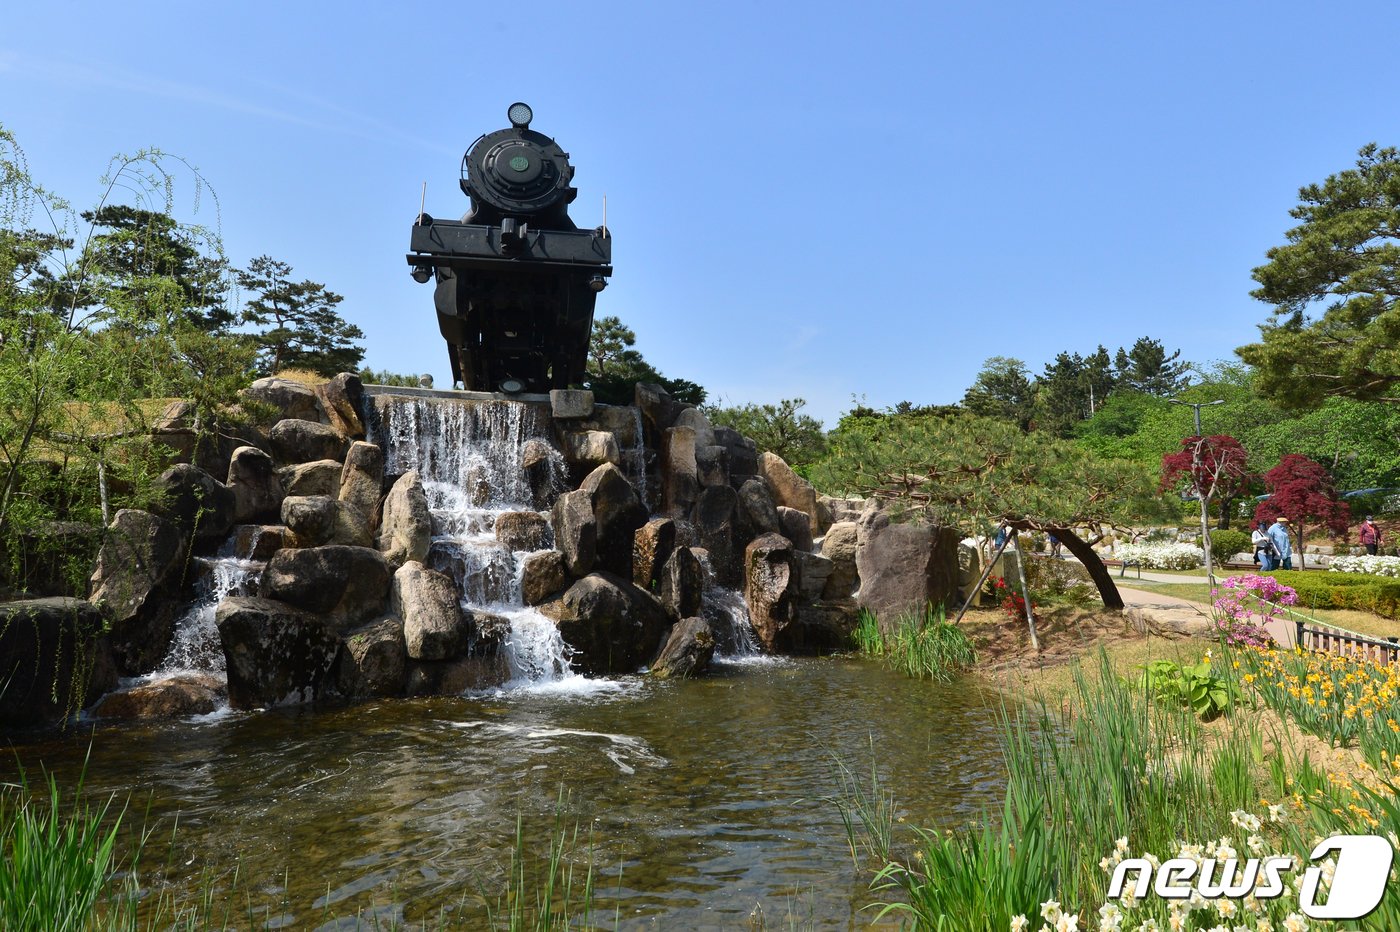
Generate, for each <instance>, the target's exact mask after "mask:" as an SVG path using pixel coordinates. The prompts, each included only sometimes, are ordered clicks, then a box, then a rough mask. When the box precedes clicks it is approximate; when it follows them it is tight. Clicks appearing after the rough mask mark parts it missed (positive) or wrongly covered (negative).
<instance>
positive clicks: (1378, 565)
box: [1327, 554, 1400, 576]
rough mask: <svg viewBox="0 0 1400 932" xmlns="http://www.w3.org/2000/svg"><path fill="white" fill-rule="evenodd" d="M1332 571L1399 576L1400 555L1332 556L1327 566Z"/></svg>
mask: <svg viewBox="0 0 1400 932" xmlns="http://www.w3.org/2000/svg"><path fill="white" fill-rule="evenodd" d="M1327 568H1328V569H1329V570H1331V571H1332V572H1334V573H1364V574H1365V575H1367V576H1400V557H1373V556H1371V555H1370V554H1364V555H1362V556H1359V557H1333V558H1332V562H1331V563H1330V564H1329V565H1328V567H1327Z"/></svg>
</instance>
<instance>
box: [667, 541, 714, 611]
mask: <svg viewBox="0 0 1400 932" xmlns="http://www.w3.org/2000/svg"><path fill="white" fill-rule="evenodd" d="M704 591H705V572H704V569H703V568H702V567H701V565H700V560H699V558H698V557H696V556H695V553H694V551H692V550H691V549H690V548H689V547H677V548H675V549H674V550H673V551H671V555H670V556H669V557H667V558H666V562H665V563H664V564H663V565H662V567H661V573H660V580H659V585H658V586H657V589H656V597H657V598H658V599H660V600H661V605H662V607H663V608H665V609H666V614H667V615H670V616H671V617H672V618H673V619H675V620H676V621H680V620H681V619H682V618H689V617H691V616H692V615H695V614H696V613H697V612H699V611H700V599H701V596H702V595H703V594H704Z"/></svg>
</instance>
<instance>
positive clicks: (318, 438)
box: [267, 418, 346, 463]
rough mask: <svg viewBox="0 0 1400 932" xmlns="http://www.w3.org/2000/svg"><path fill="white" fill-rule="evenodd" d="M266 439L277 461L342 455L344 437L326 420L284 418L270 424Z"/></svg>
mask: <svg viewBox="0 0 1400 932" xmlns="http://www.w3.org/2000/svg"><path fill="white" fill-rule="evenodd" d="M267 440H268V443H270V444H271V445H272V455H273V456H275V457H277V461H278V462H280V463H309V462H311V461H312V460H344V459H345V449H346V441H345V438H344V437H342V436H341V435H340V434H338V433H337V432H336V430H335V428H334V427H331V426H330V425H329V424H321V423H318V422H316V421H303V420H297V419H295V418H287V419H285V420H281V421H278V422H277V423H276V424H274V425H273V426H272V430H270V431H269V432H268V435H267Z"/></svg>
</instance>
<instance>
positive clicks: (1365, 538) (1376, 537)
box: [1361, 515, 1381, 557]
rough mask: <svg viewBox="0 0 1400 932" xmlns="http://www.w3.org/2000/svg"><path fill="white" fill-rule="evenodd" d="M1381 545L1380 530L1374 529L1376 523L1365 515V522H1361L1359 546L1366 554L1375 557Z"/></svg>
mask: <svg viewBox="0 0 1400 932" xmlns="http://www.w3.org/2000/svg"><path fill="white" fill-rule="evenodd" d="M1380 545H1381V529H1380V528H1378V527H1376V522H1375V521H1373V520H1371V516H1370V515H1367V516H1366V520H1365V521H1362V522H1361V546H1363V547H1365V548H1366V552H1367V553H1369V554H1370V555H1371V556H1373V557H1374V556H1375V555H1376V551H1377V550H1378V549H1379V548H1380Z"/></svg>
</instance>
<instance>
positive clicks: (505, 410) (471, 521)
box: [370, 395, 583, 689]
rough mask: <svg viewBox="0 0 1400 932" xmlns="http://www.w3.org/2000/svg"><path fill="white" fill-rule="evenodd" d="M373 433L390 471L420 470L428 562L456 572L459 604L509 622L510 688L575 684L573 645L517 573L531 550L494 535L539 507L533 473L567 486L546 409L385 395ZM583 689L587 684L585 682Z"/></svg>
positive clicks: (373, 420) (376, 403)
mask: <svg viewBox="0 0 1400 932" xmlns="http://www.w3.org/2000/svg"><path fill="white" fill-rule="evenodd" d="M373 401H374V410H375V416H374V417H372V418H371V419H370V420H371V424H370V430H371V434H372V436H371V439H372V440H374V441H375V442H376V443H378V444H379V445H380V447H381V448H382V449H383V450H384V456H385V465H386V469H387V471H388V472H390V473H404V472H407V471H409V470H411V469H416V470H418V474H419V476H420V478H421V479H422V482H423V490H424V492H425V493H426V495H427V498H428V509H429V511H431V512H432V517H433V543H432V547H431V549H430V550H429V552H428V559H427V563H428V565H429V566H430V567H432V568H433V569H435V570H438V571H439V572H442V573H445V574H446V575H448V576H450V577H451V578H452V579H453V580H454V581H455V582H456V583H457V587H458V590H459V591H460V592H461V594H462V608H463V609H467V610H476V611H484V612H491V613H493V614H496V615H501V616H503V617H505V618H506V619H507V620H508V621H509V622H510V630H509V633H508V634H507V636H506V639H505V642H504V645H503V650H504V652H505V660H506V664H507V667H508V669H509V671H510V677H511V679H510V682H509V683H507V684H506V688H512V689H513V688H550V689H560V688H565V689H567V688H569V687H570V684H572V685H574V686H578V685H579V684H580V683H581V682H582V681H583V677H581V676H579V675H577V674H576V673H574V671H573V668H572V666H571V664H570V661H569V656H570V651H569V648H568V646H567V645H566V644H565V643H564V641H563V639H562V638H561V637H560V636H559V629H558V627H557V626H556V625H555V624H554V622H553V621H552V620H550V619H549V618H547V617H545V616H544V615H543V614H542V613H541V612H540V611H539V610H538V609H535V608H532V607H530V606H527V605H525V604H524V600H523V598H522V596H521V589H520V578H521V573H522V571H523V566H524V558H525V557H526V556H528V555H529V551H512V550H510V548H509V547H507V546H506V545H505V544H503V543H501V542H499V541H497V540H496V520H497V519H498V518H499V517H500V516H501V515H502V514H505V513H506V512H513V511H533V510H534V509H535V504H536V501H535V496H536V488H535V486H534V485H533V484H532V481H531V477H530V472H531V470H532V469H533V470H535V472H536V478H535V481H536V482H539V481H541V480H540V475H541V471H543V473H542V474H543V477H544V478H543V481H544V482H546V483H547V484H548V485H549V486H550V487H551V488H552V489H553V490H554V491H559V490H561V489H562V488H563V483H564V476H565V468H564V460H563V457H562V455H561V454H560V453H559V451H558V450H557V449H555V448H554V446H553V444H552V443H550V441H549V432H548V424H549V421H548V417H547V414H546V409H545V408H544V407H543V406H541V405H538V404H532V403H528V402H519V401H495V400H492V401H479V400H474V399H460V400H458V399H450V398H422V397H413V396H407V395H398V396H396V395H378V396H375V397H374V399H373ZM580 688H583V687H580Z"/></svg>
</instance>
